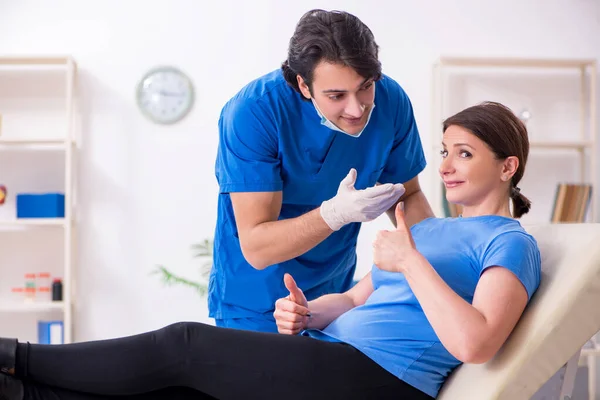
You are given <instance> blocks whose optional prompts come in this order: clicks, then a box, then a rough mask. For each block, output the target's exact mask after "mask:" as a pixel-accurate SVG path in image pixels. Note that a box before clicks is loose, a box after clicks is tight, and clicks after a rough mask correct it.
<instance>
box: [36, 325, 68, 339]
mask: <svg viewBox="0 0 600 400" xmlns="http://www.w3.org/2000/svg"><path fill="white" fill-rule="evenodd" d="M64 340H65V333H64V323H63V321H38V343H39V344H63V343H64Z"/></svg>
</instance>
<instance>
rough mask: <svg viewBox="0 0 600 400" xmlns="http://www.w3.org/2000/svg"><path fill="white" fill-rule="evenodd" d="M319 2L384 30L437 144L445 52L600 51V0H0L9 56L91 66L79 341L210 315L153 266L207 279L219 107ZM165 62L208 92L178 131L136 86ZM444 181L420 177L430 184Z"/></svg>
mask: <svg viewBox="0 0 600 400" xmlns="http://www.w3.org/2000/svg"><path fill="white" fill-rule="evenodd" d="M313 7H322V8H327V9H334V8H340V9H345V10H348V11H350V12H353V13H355V14H357V15H358V16H359V17H360V18H361V19H362V20H363V21H364V22H365V23H366V24H368V25H369V26H370V27H371V29H372V30H373V32H374V34H375V36H376V40H377V42H378V43H379V45H380V47H381V59H382V61H383V65H384V72H385V73H387V74H389V75H391V76H392V77H394V78H395V79H397V80H398V81H399V82H400V83H401V84H402V85H403V86H404V88H405V89H406V91H407V92H408V94H409V95H410V97H411V99H412V101H413V105H414V108H415V113H416V118H417V121H418V123H419V126H420V129H421V132H422V134H423V141H424V144H425V145H426V146H428V145H429V144H430V143H429V129H430V114H429V113H430V105H429V102H430V98H431V93H430V91H431V86H430V85H431V82H430V77H431V64H432V63H433V62H434V60H435V59H436V58H437V57H439V56H440V55H475V56H525V57H581V58H596V59H598V58H600V39H599V38H600V2H598V1H594V0H554V1H543V0H530V1H522V0H507V1H502V2H498V1H480V0H462V1H443V0H438V1H433V0H425V1H421V2H416V1H407V0H403V1H396V0H395V1H391V0H390V1H375V0H371V1H364V0H363V1H334V0H323V1H311V0H309V1H303V2H288V1H283V0H282V1H267V0H255V1H252V2H245V1H239V2H236V1H233V0H221V1H218V2H200V1H192V0H188V1H185V0H171V1H169V2H167V1H160V2H159V1H128V2H123V1H115V0H110V1H102V2H100V1H93V2H91V1H90V2H88V1H86V2H82V1H73V0H71V1H69V0H61V1H55V2H43V1H19V2H15V1H9V0H0V54H25V55H29V54H55V53H59V54H72V55H73V56H74V57H75V58H76V60H77V62H78V64H79V67H80V85H81V93H82V96H83V112H84V114H83V118H84V120H83V136H84V142H83V147H82V160H81V163H80V180H79V184H80V201H81V208H80V210H79V211H80V222H81V228H80V251H79V260H78V261H79V273H80V277H79V278H80V279H79V285H78V288H79V294H80V302H79V304H78V306H77V322H76V327H77V329H76V339H77V340H88V339H96V338H107V337H115V336H120V335H125V334H131V333H136V332H140V331H144V330H148V329H153V328H158V327H160V326H163V325H165V324H167V323H170V322H174V321H180V320H201V321H207V311H206V303H205V301H204V300H203V299H199V298H198V297H197V296H196V295H195V294H194V293H193V292H191V291H189V290H186V289H183V288H178V289H174V288H172V289H169V288H163V287H162V286H161V285H160V283H158V282H157V280H156V278H154V277H149V276H148V272H149V271H150V270H151V269H152V268H153V267H154V266H155V265H156V264H158V263H164V264H166V265H168V266H171V267H172V268H173V269H175V270H176V271H178V272H179V273H181V274H184V275H187V276H189V277H192V278H195V277H196V276H197V275H196V269H197V266H198V262H197V261H196V260H193V259H192V258H191V252H190V250H189V246H190V244H191V243H194V242H196V241H199V240H200V239H202V238H205V237H209V236H211V235H212V232H213V228H214V223H215V214H216V198H217V185H216V181H215V178H214V171H213V165H214V158H215V151H216V146H217V132H216V129H217V118H218V113H219V111H220V108H221V106H222V105H223V103H224V102H225V101H226V100H227V99H228V98H229V97H230V96H231V95H233V94H234V93H235V92H236V90H237V89H239V88H240V87H241V86H242V85H243V84H245V83H246V82H247V81H249V80H251V79H253V78H255V77H257V76H258V75H260V74H263V73H265V72H267V71H270V70H272V69H275V68H277V67H278V66H279V64H280V63H281V61H283V60H284V59H285V56H286V47H287V42H288V40H289V37H290V35H291V34H292V31H293V29H294V26H295V23H296V22H297V20H298V18H299V17H300V16H301V15H302V13H303V12H305V11H307V10H308V9H310V8H313ZM156 64H172V65H175V66H178V67H180V68H182V69H183V70H184V71H186V72H187V73H188V74H189V75H190V76H191V78H192V79H193V81H194V83H195V85H196V88H197V102H196V105H195V108H194V110H193V112H192V113H191V114H190V115H189V117H188V118H187V119H185V120H184V121H183V122H181V123H180V124H177V125H175V126H172V127H168V128H165V127H160V126H157V125H153V124H152V123H150V122H148V121H147V120H146V119H144V118H143V117H142V116H141V114H140V113H139V112H138V110H137V109H136V105H135V97H134V90H135V85H136V83H137V82H138V80H139V79H140V77H141V76H142V74H144V72H146V70H147V69H149V68H150V67H153V66H155V65H156ZM431 172H433V174H432V173H431ZM432 177H433V178H434V179H437V176H436V175H435V173H434V171H428V174H426V175H424V176H423V178H422V183H423V186H424V187H429V184H428V183H429V182H430V179H431V178H432ZM388 226H389V225H388V223H387V221H385V220H383V219H380V220H378V221H375V222H374V223H370V224H367V225H366V226H365V227H364V229H363V232H362V233H361V236H360V246H359V261H360V263H359V264H360V267H359V268H360V271H361V273H364V271H366V270H368V269H369V268H370V242H371V239H372V237H373V235H374V233H375V232H376V230H377V229H380V228H382V227H388Z"/></svg>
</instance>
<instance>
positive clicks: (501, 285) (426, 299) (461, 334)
mask: <svg viewBox="0 0 600 400" xmlns="http://www.w3.org/2000/svg"><path fill="white" fill-rule="evenodd" d="M404 275H405V276H406V279H407V281H408V284H409V285H410V287H411V289H412V291H413V293H414V294H415V296H416V297H417V300H418V301H419V303H420V304H421V307H422V308H423V311H424V312H425V315H426V316H427V319H428V320H429V322H430V323H431V326H432V327H433V329H434V330H435V332H436V334H437V335H438V337H439V338H440V341H441V342H442V344H443V345H444V347H445V348H446V349H447V350H448V351H449V352H450V353H451V354H452V355H453V356H454V357H456V358H457V359H458V360H460V361H462V362H465V363H473V364H479V363H484V362H486V361H488V360H489V359H490V358H492V357H493V356H494V355H495V354H496V352H497V351H498V350H499V349H500V347H501V346H502V344H503V343H504V342H505V341H506V339H507V337H508V335H509V334H510V332H511V331H512V330H513V328H514V327H515V325H516V323H517V321H518V320H519V318H520V317H521V314H522V313H523V310H524V309H525V306H526V305H527V291H526V290H525V287H524V286H523V284H522V283H521V281H519V279H518V278H517V277H516V276H515V275H514V274H513V273H512V272H511V271H509V270H508V269H506V268H502V267H490V268H488V269H487V270H486V271H485V272H484V273H483V274H482V276H481V278H480V279H479V283H478V284H477V288H476V289H475V295H474V297H473V304H472V305H471V304H469V303H468V302H467V301H465V300H463V298H461V297H460V296H459V295H458V294H456V292H454V291H453V290H452V289H451V288H450V287H449V286H448V285H447V284H446V282H444V280H443V279H442V278H441V277H440V276H439V275H438V274H437V272H436V271H435V270H434V269H433V267H432V266H431V264H430V263H429V262H428V261H427V260H426V259H425V257H423V256H422V255H421V254H420V253H416V256H415V257H414V259H413V262H412V263H407V264H406V266H405V268H404Z"/></svg>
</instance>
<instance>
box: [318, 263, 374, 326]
mask: <svg viewBox="0 0 600 400" xmlns="http://www.w3.org/2000/svg"><path fill="white" fill-rule="evenodd" d="M371 293H373V281H372V280H371V272H369V273H368V274H367V275H365V276H364V277H363V278H362V279H361V280H360V281H359V282H358V283H357V284H356V285H354V287H352V288H351V289H350V290H348V291H347V292H344V293H335V294H326V295H324V296H321V297H319V298H318V299H315V300H313V301H309V302H308V309H309V310H310V315H311V317H310V318H309V319H308V324H307V328H313V329H323V328H325V327H326V326H327V325H329V324H330V323H331V321H333V320H334V319H336V318H337V317H339V316H340V315H342V314H343V313H345V312H346V311H348V310H351V309H352V308H354V307H358V306H360V305H363V304H365V301H367V298H368V297H369V296H370V295H371Z"/></svg>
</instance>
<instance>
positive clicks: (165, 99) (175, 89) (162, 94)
mask: <svg viewBox="0 0 600 400" xmlns="http://www.w3.org/2000/svg"><path fill="white" fill-rule="evenodd" d="M136 98H137V104H138V107H139V109H140V111H141V112H142V114H144V115H145V116H146V117H147V118H149V119H150V120H151V121H153V122H156V123H158V124H165V125H166V124H173V123H176V122H178V121H180V120H181V119H182V118H183V117H185V116H186V115H187V114H188V112H189V111H190V110H191V109H192V106H193V105H194V85H193V84H192V81H191V79H190V78H189V77H188V76H187V75H186V74H184V73H183V72H182V71H181V70H179V69H178V68H175V67H171V66H161V67H156V68H153V69H151V70H150V71H148V72H147V73H146V74H145V75H144V76H143V77H142V79H141V80H140V82H139V83H138V85H137V90H136Z"/></svg>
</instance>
